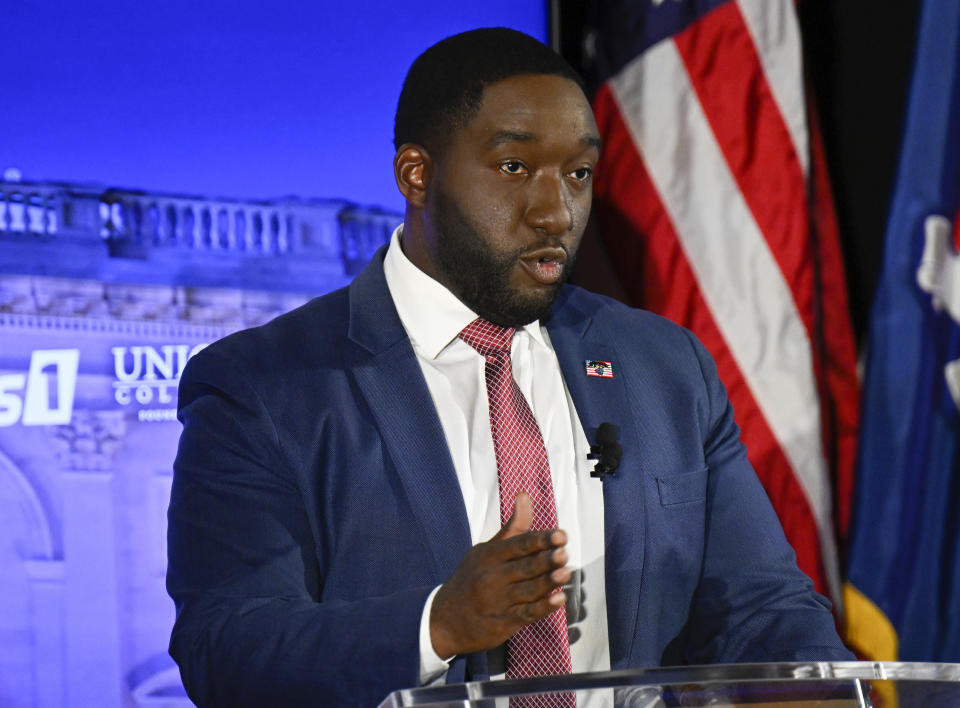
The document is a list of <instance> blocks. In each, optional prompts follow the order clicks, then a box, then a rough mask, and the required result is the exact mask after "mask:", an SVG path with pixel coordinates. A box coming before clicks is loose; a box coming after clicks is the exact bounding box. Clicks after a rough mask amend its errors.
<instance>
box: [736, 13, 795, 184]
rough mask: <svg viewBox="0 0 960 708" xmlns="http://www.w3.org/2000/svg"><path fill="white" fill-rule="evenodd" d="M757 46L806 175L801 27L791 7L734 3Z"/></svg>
mask: <svg viewBox="0 0 960 708" xmlns="http://www.w3.org/2000/svg"><path fill="white" fill-rule="evenodd" d="M737 5H738V6H739V7H740V12H741V13H742V15H743V19H744V21H745V22H746V24H747V27H748V28H749V30H750V35H751V37H752V38H753V43H754V45H755V46H756V49H757V54H758V55H759V57H760V63H761V64H762V65H763V72H764V74H765V75H766V77H767V83H768V84H769V86H770V90H771V91H772V92H773V97H774V99H775V100H776V102H777V105H778V106H779V107H780V114H781V115H782V116H783V119H784V120H785V121H786V124H787V127H788V129H789V131H790V137H791V139H792V141H793V147H794V150H795V151H796V154H797V158H798V159H799V161H800V169H801V171H802V172H803V174H808V173H809V171H810V170H809V157H808V155H809V148H808V146H809V144H810V143H809V139H808V130H807V122H806V118H805V116H806V113H807V111H806V106H805V101H804V90H803V59H802V53H801V51H802V48H801V44H800V27H799V24H798V23H797V16H796V13H795V12H794V11H793V8H792V7H791V5H789V4H787V3H782V2H771V1H770V0H737Z"/></svg>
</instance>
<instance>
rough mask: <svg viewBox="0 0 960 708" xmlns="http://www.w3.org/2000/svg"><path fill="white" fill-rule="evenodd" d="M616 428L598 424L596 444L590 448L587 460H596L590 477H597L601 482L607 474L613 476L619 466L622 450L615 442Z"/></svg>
mask: <svg viewBox="0 0 960 708" xmlns="http://www.w3.org/2000/svg"><path fill="white" fill-rule="evenodd" d="M617 433H618V431H617V426H615V425H614V424H613V423H600V427H599V428H597V444H596V445H591V446H590V454H589V455H587V459H588V460H598V462H597V464H596V466H594V468H593V471H592V472H591V473H590V476H591V477H599V478H600V481H601V482H602V481H603V480H604V478H605V477H606V476H607V475H608V474H613V473H614V471H615V470H616V469H617V467H619V466H620V458H621V457H623V448H622V447H620V443H618V442H617Z"/></svg>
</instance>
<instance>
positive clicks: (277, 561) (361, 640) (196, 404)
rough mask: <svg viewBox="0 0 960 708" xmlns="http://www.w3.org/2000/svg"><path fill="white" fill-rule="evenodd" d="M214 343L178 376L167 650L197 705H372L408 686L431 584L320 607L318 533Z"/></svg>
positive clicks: (268, 428)
mask: <svg viewBox="0 0 960 708" xmlns="http://www.w3.org/2000/svg"><path fill="white" fill-rule="evenodd" d="M222 351H223V350H222V349H220V348H217V347H216V346H214V347H211V348H210V349H208V350H206V351H204V352H202V353H201V354H200V355H198V356H197V357H195V358H194V359H192V360H191V362H190V364H189V365H188V366H187V368H186V371H185V372H184V375H183V377H182V380H181V386H180V399H179V406H180V411H179V415H180V419H181V420H182V422H183V425H184V429H183V434H182V437H181V440H180V446H179V451H178V453H177V458H176V462H175V464H174V480H173V487H172V493H171V500H170V508H169V515H168V516H169V529H168V552H169V567H168V573H167V588H168V591H169V593H170V595H171V597H173V599H174V602H175V604H176V612H177V616H176V622H175V625H174V629H173V633H172V636H171V642H170V653H171V655H172V656H173V657H174V659H175V660H176V661H177V663H178V664H179V666H180V671H181V675H182V677H183V681H184V684H185V686H186V687H187V691H188V693H189V695H190V697H191V698H192V699H193V700H194V701H195V702H196V703H197V704H198V705H199V706H243V705H257V706H263V705H271V706H281V705H377V704H378V703H379V702H380V701H381V700H382V699H383V698H384V697H385V696H386V695H387V694H388V693H389V692H391V691H394V690H397V689H400V688H405V687H410V686H416V684H417V680H418V673H419V665H418V631H419V623H420V615H421V612H422V609H423V606H424V602H425V600H426V598H427V596H428V595H429V593H430V590H431V587H429V586H425V587H423V588H419V587H418V588H413V589H406V590H403V591H400V592H396V593H394V594H390V595H386V596H383V597H370V598H362V599H361V598H358V599H356V600H351V601H342V600H338V601H334V602H329V601H322V596H323V586H324V576H323V570H322V563H321V562H320V561H319V560H318V558H319V556H320V555H322V549H318V546H321V545H322V541H320V540H319V536H320V535H321V534H322V532H321V531H320V529H321V528H322V527H323V523H324V522H323V520H322V519H321V520H315V519H314V520H311V519H310V518H308V516H309V515H308V514H307V512H306V507H305V503H304V497H303V494H304V491H303V489H302V488H301V487H302V484H301V483H300V480H299V479H298V477H297V475H296V474H295V472H294V470H293V465H292V463H291V462H290V461H289V460H288V459H287V455H286V454H285V451H284V450H283V449H282V446H281V444H280V436H279V435H278V433H277V429H276V427H275V424H274V421H273V420H272V419H271V415H270V413H269V411H268V410H267V408H266V407H265V406H264V404H263V402H262V400H261V397H260V396H259V395H258V392H257V390H256V389H255V388H254V387H253V386H252V385H251V384H250V383H249V382H248V381H247V380H246V379H245V378H244V377H243V376H242V375H238V374H237V373H236V369H235V365H236V363H235V362H234V361H232V360H231V359H230V357H228V356H226V355H224V354H223V353H221V352H222Z"/></svg>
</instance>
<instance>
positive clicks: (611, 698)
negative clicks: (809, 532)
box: [380, 661, 960, 708]
mask: <svg viewBox="0 0 960 708" xmlns="http://www.w3.org/2000/svg"><path fill="white" fill-rule="evenodd" d="M556 692H576V695H577V707H578V708H594V707H595V706H596V707H597V708H601V707H607V706H609V707H610V708H669V707H670V706H749V707H750V708H767V707H769V706H788V707H790V708H814V707H816V708H855V707H861V708H893V707H894V706H899V707H900V708H913V707H914V706H917V707H922V708H940V707H943V708H948V707H949V708H955V707H957V706H960V664H935V663H910V662H877V661H873V662H871V661H835V662H794V663H771V664H715V665H710V666H674V667H663V668H650V669H628V670H623V671H606V672H596V673H586V674H570V675H566V676H543V677H537V678H534V679H513V680H499V681H475V682H470V683H460V684H451V685H443V686H432V687H427V688H414V689H406V690H402V691H395V692H394V693H391V694H390V695H389V696H387V697H386V699H385V700H384V701H383V702H382V703H381V704H380V708H406V707H407V706H418V707H424V708H426V707H429V708H451V707H452V706H457V707H458V708H467V707H470V708H474V707H475V708H499V707H500V706H504V707H506V706H508V705H509V700H508V699H509V698H510V697H511V696H528V695H535V694H538V693H539V694H543V693H556Z"/></svg>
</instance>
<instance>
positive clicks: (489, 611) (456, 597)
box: [430, 492, 570, 658]
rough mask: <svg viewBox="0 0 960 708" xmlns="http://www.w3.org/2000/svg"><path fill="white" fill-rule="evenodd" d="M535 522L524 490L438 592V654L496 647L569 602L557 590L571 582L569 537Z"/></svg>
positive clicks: (434, 625) (433, 616)
mask: <svg viewBox="0 0 960 708" xmlns="http://www.w3.org/2000/svg"><path fill="white" fill-rule="evenodd" d="M532 520H533V502H532V500H531V499H530V495H528V494H527V493H526V492H520V493H519V494H517V497H516V499H515V500H514V506H513V515H512V516H511V517H510V520H509V521H507V523H506V525H505V526H504V527H503V528H502V529H500V532H499V533H498V534H497V535H496V536H494V537H493V538H492V539H490V540H489V541H487V542H486V543H478V544H477V545H476V546H474V547H473V548H471V549H470V550H469V551H467V553H466V555H464V557H463V560H461V561H460V565H459V566H457V569H456V570H455V571H454V572H453V575H451V576H450V578H449V579H448V580H447V582H445V583H444V584H443V585H442V586H441V587H440V589H439V590H438V591H437V594H436V596H435V597H434V599H433V607H432V608H431V611H430V640H431V641H432V642H433V649H434V651H436V652H437V655H438V656H440V657H443V658H447V657H451V656H454V655H456V654H467V653H470V652H474V651H482V650H486V649H492V648H494V647H496V646H499V645H500V644H502V643H503V642H505V641H506V640H507V639H509V638H510V637H512V636H513V635H514V634H515V633H516V631H517V630H518V629H520V628H521V627H523V626H524V625H527V624H530V623H532V622H536V621H537V620H538V619H541V618H542V617H546V616H547V615H549V614H550V613H551V612H553V611H554V610H556V609H557V608H558V607H561V606H563V604H564V603H565V602H566V599H567V597H566V595H565V594H564V593H563V592H554V590H555V589H556V588H557V586H559V585H563V584H564V583H566V582H568V581H569V580H570V570H569V569H567V568H566V567H565V565H566V562H567V551H566V550H565V549H564V545H565V544H566V542H567V535H566V534H565V533H564V532H563V531H560V530H559V529H547V530H544V531H531V530H530V524H531V522H532Z"/></svg>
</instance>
